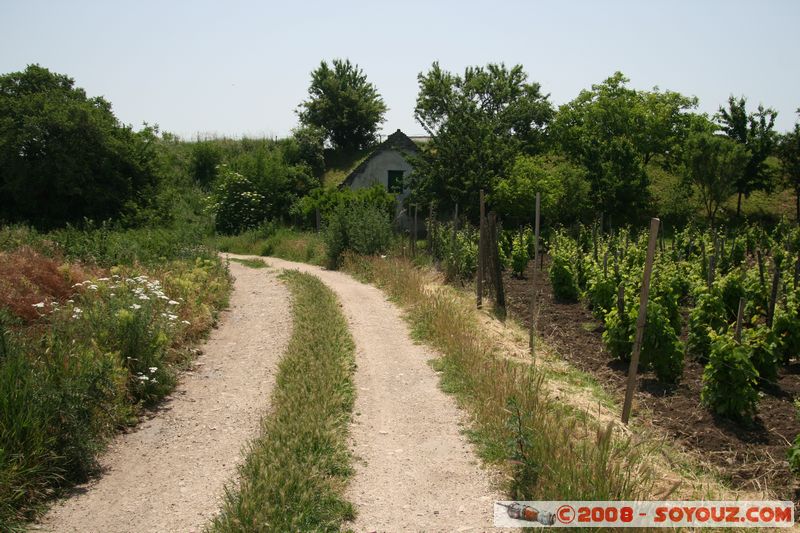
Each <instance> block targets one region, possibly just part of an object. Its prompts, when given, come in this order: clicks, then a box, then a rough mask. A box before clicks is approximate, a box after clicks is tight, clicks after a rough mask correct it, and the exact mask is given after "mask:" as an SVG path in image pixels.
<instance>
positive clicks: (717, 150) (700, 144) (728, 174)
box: [684, 132, 749, 228]
mask: <svg viewBox="0 0 800 533" xmlns="http://www.w3.org/2000/svg"><path fill="white" fill-rule="evenodd" d="M684 157H685V172H684V179H686V180H687V181H688V182H689V183H691V184H692V185H693V186H694V187H695V188H696V190H697V192H698V194H699V195H700V200H701V201H702V202H703V207H704V208H705V210H706V215H707V216H708V221H709V223H710V224H711V227H712V228H713V227H714V223H715V220H716V216H717V211H718V210H719V207H720V205H722V203H723V202H724V201H725V200H727V199H728V198H730V196H731V195H732V194H733V193H735V192H736V184H737V182H738V181H739V180H740V179H741V176H742V174H744V171H745V168H746V165H747V161H748V160H749V154H748V153H747V150H746V149H745V148H744V147H743V146H742V145H741V144H739V143H736V142H735V141H732V140H730V139H728V138H726V137H723V136H720V135H714V134H711V133H708V132H699V133H694V134H692V135H691V136H690V137H689V139H688V141H687V142H686V150H685V156H684Z"/></svg>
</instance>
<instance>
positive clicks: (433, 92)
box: [411, 63, 553, 221]
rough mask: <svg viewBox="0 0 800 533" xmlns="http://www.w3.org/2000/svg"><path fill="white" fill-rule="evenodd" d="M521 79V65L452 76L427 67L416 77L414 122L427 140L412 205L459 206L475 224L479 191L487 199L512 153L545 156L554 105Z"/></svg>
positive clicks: (506, 170)
mask: <svg viewBox="0 0 800 533" xmlns="http://www.w3.org/2000/svg"><path fill="white" fill-rule="evenodd" d="M527 78H528V76H527V74H526V73H525V72H524V71H523V69H522V66H521V65H516V66H514V67H512V68H510V69H509V68H507V67H506V66H505V65H503V64H500V65H495V64H489V65H487V66H486V67H468V68H467V69H466V70H465V71H464V75H463V76H458V75H455V74H451V73H450V72H447V71H444V70H442V69H441V67H440V66H439V64H438V63H433V65H432V66H431V69H430V70H429V71H428V72H427V73H420V74H419V76H417V79H418V81H419V94H418V96H417V105H416V107H415V109H414V116H415V118H416V119H417V122H419V124H420V125H421V126H422V127H423V128H424V129H425V131H426V132H427V133H428V134H429V135H430V136H431V142H430V143H429V144H428V146H427V149H426V150H424V151H423V152H422V154H421V155H420V156H419V157H418V158H417V159H416V160H415V171H414V173H412V175H411V186H412V188H413V189H414V190H415V194H417V195H418V197H419V198H421V199H431V200H432V199H436V200H437V201H438V202H439V206H440V208H442V209H445V210H449V209H451V208H452V207H453V205H454V204H455V203H458V204H459V205H460V209H461V212H462V213H464V214H466V215H467V216H468V217H469V218H471V219H472V220H473V221H477V219H478V196H479V191H480V189H485V190H486V192H487V193H488V194H489V195H491V194H492V192H493V191H494V188H495V186H496V184H497V182H498V180H499V179H500V178H502V177H505V176H508V173H509V171H510V169H511V166H512V165H513V163H514V161H515V159H516V157H517V156H518V155H519V154H521V153H528V154H536V153H540V152H542V151H543V150H544V146H545V142H546V128H547V125H548V124H549V122H550V121H551V119H552V117H553V106H552V105H551V104H550V102H549V101H548V96H547V95H543V94H542V93H541V87H540V85H539V84H538V83H528V81H527Z"/></svg>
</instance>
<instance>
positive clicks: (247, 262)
mask: <svg viewBox="0 0 800 533" xmlns="http://www.w3.org/2000/svg"><path fill="white" fill-rule="evenodd" d="M231 261H235V262H237V263H239V264H240V265H244V266H246V267H250V268H267V266H269V265H267V264H266V263H265V262H264V261H263V260H261V259H239V258H238V257H231Z"/></svg>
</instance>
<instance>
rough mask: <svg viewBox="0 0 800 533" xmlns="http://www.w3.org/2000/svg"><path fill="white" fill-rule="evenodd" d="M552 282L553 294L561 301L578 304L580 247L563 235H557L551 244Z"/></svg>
mask: <svg viewBox="0 0 800 533" xmlns="http://www.w3.org/2000/svg"><path fill="white" fill-rule="evenodd" d="M550 252H551V253H550V256H551V258H552V264H551V265H550V282H551V283H552V284H553V294H554V295H555V297H556V298H558V299H559V300H563V301H566V302H577V301H578V296H579V295H580V290H579V288H578V270H577V264H578V263H579V262H580V257H579V251H578V247H577V246H576V245H575V241H573V240H572V239H570V238H568V237H567V236H566V235H564V234H563V233H556V234H555V236H554V238H553V240H552V242H551V243H550Z"/></svg>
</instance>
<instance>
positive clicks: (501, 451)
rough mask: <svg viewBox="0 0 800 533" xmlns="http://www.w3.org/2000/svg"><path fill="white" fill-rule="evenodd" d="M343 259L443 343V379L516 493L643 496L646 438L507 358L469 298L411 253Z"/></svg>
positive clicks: (419, 331)
mask: <svg viewBox="0 0 800 533" xmlns="http://www.w3.org/2000/svg"><path fill="white" fill-rule="evenodd" d="M344 268H345V270H346V271H348V272H351V273H353V274H354V275H355V276H356V277H358V278H360V279H363V280H365V281H368V282H372V283H374V284H376V285H377V286H379V287H380V288H382V289H383V290H384V291H386V292H387V294H388V295H389V296H390V297H392V298H393V299H395V301H397V302H398V303H399V304H400V305H401V306H402V307H403V308H405V310H406V311H407V319H408V321H409V322H410V323H411V326H412V330H413V332H414V335H415V337H416V338H418V339H421V340H423V341H424V342H426V343H427V344H429V345H431V346H433V347H434V348H436V349H437V350H438V351H439V353H441V354H442V357H441V358H439V359H437V360H436V361H434V363H433V364H434V367H435V368H436V369H437V370H438V371H440V372H441V386H442V388H443V389H444V390H445V391H447V392H449V393H452V394H454V395H455V396H456V398H457V400H458V401H459V403H460V404H461V405H462V406H463V407H464V408H465V409H466V410H467V411H468V412H469V413H470V415H471V418H472V420H473V424H472V425H471V427H470V429H469V430H468V435H469V436H470V438H471V439H472V440H473V442H475V443H476V445H477V449H478V452H479V454H480V455H481V456H482V457H483V459H484V460H486V461H488V462H490V463H494V464H496V465H497V466H498V467H500V468H501V469H502V470H504V471H505V472H506V473H507V474H508V479H509V482H508V485H507V486H506V487H505V488H506V493H507V494H508V496H509V497H510V498H514V499H522V500H525V499H528V500H536V499H571V500H605V499H611V500H614V499H623V500H624V499H631V500H634V499H639V498H644V497H646V496H647V495H648V494H650V492H651V488H652V483H653V477H652V473H651V471H650V469H649V468H648V467H647V466H646V461H645V457H646V453H647V451H648V450H645V449H644V448H645V447H644V446H641V445H640V444H637V442H636V441H635V440H634V439H633V438H631V437H627V436H624V435H620V434H614V432H613V430H612V428H611V427H608V428H606V427H599V426H598V425H597V424H596V423H595V422H594V421H593V420H590V419H589V417H587V416H585V415H584V414H580V413H578V412H577V411H576V410H575V409H573V408H570V407H569V406H565V405H563V404H561V403H559V402H557V401H555V400H552V399H551V398H549V396H548V395H547V393H546V392H545V390H544V387H543V379H544V376H543V375H542V374H541V373H539V372H538V371H537V370H536V368H534V367H533V366H532V365H529V364H524V363H521V362H516V361H512V360H509V359H508V358H506V357H503V354H502V353H501V352H500V351H499V350H498V348H497V347H496V346H495V345H494V344H493V343H492V341H491V340H490V339H489V338H488V337H487V336H486V335H484V334H482V332H481V327H480V324H479V323H478V321H477V317H476V316H475V315H474V312H473V309H472V304H471V300H470V301H468V300H466V299H465V298H463V297H461V296H460V295H459V294H457V293H456V292H455V291H448V290H438V291H431V290H428V289H427V288H426V287H427V284H428V280H427V279H426V277H425V276H424V274H423V273H421V271H420V270H418V269H416V268H415V267H414V266H413V264H412V263H411V262H410V261H408V260H407V259H399V258H390V259H379V258H364V257H357V256H348V257H347V258H346V260H345V264H344Z"/></svg>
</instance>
